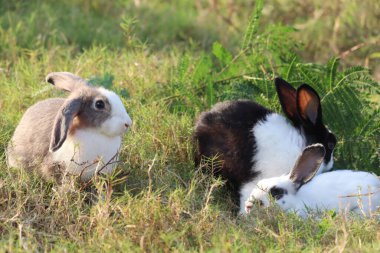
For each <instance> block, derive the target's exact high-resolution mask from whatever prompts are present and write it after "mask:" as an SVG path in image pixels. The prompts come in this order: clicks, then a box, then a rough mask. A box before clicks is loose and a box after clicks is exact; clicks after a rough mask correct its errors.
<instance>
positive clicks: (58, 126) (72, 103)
mask: <svg viewBox="0 0 380 253" xmlns="http://www.w3.org/2000/svg"><path fill="white" fill-rule="evenodd" d="M81 105H82V102H81V99H80V98H75V99H71V100H67V101H66V102H65V103H64V104H63V105H62V107H61V109H60V111H59V113H58V115H57V117H56V118H55V122H54V127H53V132H52V135H51V141H50V151H51V152H55V151H56V150H58V149H59V148H60V147H61V146H62V144H63V143H64V142H65V140H66V137H67V132H68V131H69V128H70V126H71V123H72V122H73V119H74V117H75V116H76V115H77V114H78V112H79V110H80V108H81Z"/></svg>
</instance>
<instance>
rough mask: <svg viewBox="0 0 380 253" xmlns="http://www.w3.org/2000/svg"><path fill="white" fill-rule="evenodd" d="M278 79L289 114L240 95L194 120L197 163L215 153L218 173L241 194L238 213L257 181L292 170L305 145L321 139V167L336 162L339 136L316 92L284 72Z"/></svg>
mask: <svg viewBox="0 0 380 253" xmlns="http://www.w3.org/2000/svg"><path fill="white" fill-rule="evenodd" d="M275 85H276V91H277V94H278V97H279V100H280V104H281V106H282V110H283V112H284V113H285V116H286V117H284V116H282V115H280V114H277V113H275V112H272V111H271V110H269V109H267V108H265V107H263V106H261V105H259V104H257V103H255V102H253V101H249V100H237V101H227V102H222V103H218V104H216V105H215V106H214V107H213V108H212V109H211V110H210V111H207V112H203V113H202V114H201V115H200V117H199V119H198V121H197V123H196V125H195V134H194V138H195V141H196V143H197V154H196V163H199V162H200V161H201V159H202V158H203V157H206V158H213V157H217V159H218V160H219V163H215V164H214V173H215V174H216V175H221V176H222V177H223V178H224V179H226V180H227V181H228V183H229V184H230V185H232V188H233V189H234V191H235V193H237V194H239V197H238V198H239V199H240V213H244V212H245V211H244V210H245V208H244V203H245V201H246V200H247V199H248V197H249V196H250V193H251V192H252V189H253V188H254V187H255V186H256V184H257V182H258V181H259V180H260V179H262V178H269V177H274V176H279V175H283V174H286V173H289V171H290V170H291V169H292V168H293V166H294V164H295V162H296V160H297V158H298V157H299V155H300V154H301V153H302V150H303V149H304V148H305V147H306V146H308V145H310V144H313V143H322V144H323V146H324V147H325V149H326V153H325V156H324V160H323V162H322V163H321V167H320V169H319V170H318V173H320V172H322V171H328V170H330V169H331V168H332V165H333V150H334V148H335V145H336V138H335V136H334V134H333V133H331V132H330V131H329V130H328V128H327V127H326V126H325V125H324V124H323V122H322V108H321V104H320V98H319V96H318V94H317V92H316V91H315V90H314V89H313V88H312V87H310V86H309V85H307V84H303V85H301V86H300V87H298V89H295V88H293V87H292V86H291V85H290V84H289V83H287V82H286V81H285V80H283V79H281V78H276V79H275ZM206 160H207V159H206ZM218 165H219V166H218ZM215 167H216V168H215Z"/></svg>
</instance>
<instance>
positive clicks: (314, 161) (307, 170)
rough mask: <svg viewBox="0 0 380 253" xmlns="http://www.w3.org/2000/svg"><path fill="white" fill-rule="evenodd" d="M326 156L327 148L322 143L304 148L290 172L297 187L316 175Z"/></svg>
mask: <svg viewBox="0 0 380 253" xmlns="http://www.w3.org/2000/svg"><path fill="white" fill-rule="evenodd" d="M324 156H325V148H324V147H323V145H322V144H314V145H311V146H308V147H306V148H305V149H304V150H303V152H302V154H301V156H300V157H299V158H298V160H297V162H296V164H295V166H294V168H293V170H292V172H291V173H290V180H291V181H292V182H293V183H294V184H295V185H296V186H297V189H299V188H300V187H301V186H302V185H303V184H306V183H307V182H309V181H310V180H311V179H312V178H313V177H314V176H315V174H316V173H317V171H318V169H319V167H320V166H321V163H322V162H323V158H324Z"/></svg>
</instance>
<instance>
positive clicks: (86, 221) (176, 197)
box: [0, 0, 380, 252]
mask: <svg viewBox="0 0 380 253" xmlns="http://www.w3.org/2000/svg"><path fill="white" fill-rule="evenodd" d="M258 2H261V1H258ZM262 3H263V5H262V8H261V7H260V5H259V4H258V5H255V4H254V2H247V1H236V2H230V1H214V2H213V1H194V2H193V1H164V2H162V1H144V0H141V1H137V0H136V1H116V2H114V3H113V2H110V1H100V0H99V1H79V0H71V1H58V2H55V3H50V2H46V1H28V2H24V1H2V2H1V3H0V57H1V61H0V94H1V96H0V235H1V236H0V249H1V251H9V252H18V251H59V252H64V251H66V252H67V251H83V252H89V251H95V252H104V251H126V252H128V251H142V252H143V251H151V252H157V251H158V252H161V251H162V252H168V251H190V252H199V251H201V252H203V251H214V252H236V251H246V252H251V251H252V252H262V251H265V250H267V251H286V252H293V251H301V250H303V251H317V252H319V251H328V250H331V251H337V252H340V251H342V250H346V251H352V252H357V251H363V252H376V251H379V249H380V244H379V240H380V232H379V231H380V230H379V225H380V224H379V220H378V219H375V218H372V219H357V218H355V217H353V218H350V219H347V218H345V217H342V216H336V215H335V214H333V213H329V212H328V213H326V214H325V215H324V216H323V217H321V218H320V219H318V220H315V219H314V220H313V219H307V220H302V219H300V218H298V217H296V216H295V215H292V214H285V213H283V212H281V211H280V210H277V209H260V210H259V209H257V210H254V212H253V214H251V215H249V216H247V217H238V216H237V215H236V213H235V208H236V207H235V205H234V202H233V201H232V200H231V197H230V196H229V193H228V192H227V191H226V190H225V189H224V188H223V183H224V182H222V181H221V180H220V179H215V178H212V177H210V176H209V175H205V174H202V173H201V172H200V171H198V170H197V168H195V166H194V163H193V145H192V141H191V140H192V139H191V136H192V131H193V124H194V121H195V118H196V117H197V115H198V114H199V113H200V112H201V111H203V110H206V109H208V108H210V107H211V106H212V105H213V104H215V103H216V102H218V101H223V100H227V99H236V98H248V99H254V100H256V101H258V102H260V103H261V104H263V105H265V106H268V107H269V108H271V109H273V110H275V111H280V106H279V103H278V101H277V98H276V95H275V90H274V85H273V77H275V76H277V75H281V76H283V77H284V78H286V79H287V80H289V81H290V82H291V83H292V84H293V85H295V86H297V85H300V84H301V83H303V82H306V83H308V84H310V85H312V86H313V87H314V88H315V89H317V90H318V92H319V93H320V95H321V98H322V104H323V110H324V111H323V114H324V120H325V122H326V123H327V124H328V125H329V127H330V128H331V130H332V131H334V133H336V135H337V136H338V141H339V142H338V146H337V150H336V154H335V156H336V159H337V161H336V167H337V168H351V169H361V170H367V171H373V172H376V173H378V174H380V170H379V168H380V161H379V145H378V143H379V142H380V139H379V138H380V120H379V115H380V114H379V100H378V96H379V92H380V89H379V85H378V83H376V82H375V81H373V79H372V76H371V73H370V70H369V69H367V68H365V67H347V66H349V65H351V63H349V62H347V59H349V58H343V59H341V60H339V59H338V58H336V57H334V55H335V56H339V54H338V53H336V52H335V51H331V48H330V47H329V46H327V45H325V44H324V43H322V42H321V43H318V41H319V40H322V41H324V40H325V39H326V38H325V37H329V36H330V33H329V30H328V29H327V28H328V24H326V26H324V25H323V22H322V21H320V20H317V21H315V20H314V18H311V19H306V17H307V15H306V14H304V11H305V9H307V10H308V11H311V12H312V10H314V9H322V10H323V11H324V13H330V8H335V7H334V6H335V5H334V3H336V6H342V5H343V1H336V2H334V3H333V2H331V3H329V4H327V3H326V6H325V5H324V4H323V5H320V4H317V3H314V2H313V1H312V0H309V2H308V3H309V4H310V5H309V7H308V6H307V5H306V4H300V5H299V6H294V5H293V4H290V3H289V1H266V2H262ZM354 4H357V2H356V1H352V2H349V3H348V2H347V3H346V6H347V8H353V7H352V6H356V5H354ZM330 5H332V6H333V7H331V6H330ZM287 6H293V7H292V9H291V10H292V11H293V12H292V15H289V14H288V13H289V12H290V11H289V10H288V9H286V8H287ZM350 6H351V7H350ZM308 8H310V10H309V9H308ZM369 9H370V11H369V14H368V16H367V17H366V19H365V20H366V22H367V21H368V23H365V25H366V27H367V26H368V29H369V27H372V25H371V24H372V23H371V22H370V21H369V20H372V19H373V18H374V17H375V15H376V12H377V11H378V9H377V7H376V4H373V6H372V5H371V8H369ZM284 13H286V14H288V15H285V14H284ZM307 13H309V12H307ZM339 13H342V14H340V15H341V16H340V17H341V18H342V20H344V19H343V17H346V16H345V15H349V16H350V15H351V16H350V17H351V19H352V21H351V23H350V24H351V25H352V26H353V27H355V28H356V30H355V32H357V33H359V34H361V31H359V30H360V29H361V25H360V24H357V22H358V21H357V20H355V15H356V14H355V13H352V12H349V11H348V10H346V11H343V10H340V12H339ZM347 13H349V14H347ZM361 13H362V12H361V11H360V12H359V14H358V15H359V16H360V15H362V14H361ZM301 14H302V15H301ZM286 17H287V18H286ZM294 17H297V18H296V19H295V18H294ZM322 17H323V18H326V19H331V18H333V17H332V16H331V15H327V14H325V16H323V15H322ZM293 19H295V20H293ZM300 20H306V21H307V20H311V21H310V22H318V24H320V28H319V29H321V30H320V33H315V37H313V38H309V37H308V36H307V35H306V34H307V33H306V31H309V30H308V29H307V27H313V26H311V25H309V26H306V28H304V29H302V31H300V30H299V29H300V27H298V26H297V24H298V23H299V22H300ZM279 21H281V23H280V22H279ZM306 21H305V22H306ZM340 22H342V21H340ZM287 24H295V27H296V28H297V29H298V30H297V29H295V28H294V26H288V25H287ZM344 24H345V23H344ZM247 26H248V27H247ZM329 29H330V28H329ZM340 29H341V30H339V31H340V32H341V31H345V29H343V28H340ZM310 33H311V30H310ZM310 33H309V34H310ZM342 33H343V32H342ZM313 34H314V33H313ZM349 36H350V35H349V34H348V33H345V32H344V33H343V35H342V36H341V37H340V36H338V37H337V38H336V40H337V41H339V43H343V42H344V43H347V44H344V46H342V47H343V48H344V47H346V46H347V45H348V46H347V47H349V45H350V44H349V43H351V40H349V39H347V38H349ZM359 37H360V36H359ZM300 39H302V40H300ZM311 42H313V43H314V44H313V43H311ZM309 43H311V44H309ZM339 43H338V44H339ZM355 43H356V41H355ZM242 45H243V46H242ZM339 45H340V44H339ZM366 47H368V48H369V50H370V52H371V53H375V52H376V50H377V46H376V45H375V44H370V43H369V44H368V45H366ZM364 49H365V47H364V46H363V47H362V49H358V50H357V51H354V52H352V53H350V57H351V56H353V55H355V57H358V58H359V59H360V60H358V61H356V60H355V61H354V62H359V63H360V64H362V65H365V64H364V63H363V62H365V61H366V59H367V58H368V57H369V56H368V54H367V53H366V52H367V51H365V50H364ZM361 50H364V51H361ZM308 52H310V54H309V53H308ZM315 52H321V53H320V54H319V53H315ZM339 52H340V51H339ZM326 55H327V56H328V57H326ZM319 56H320V57H319ZM347 57H348V56H347ZM308 60H315V61H317V62H319V63H318V64H312V63H309V61H308ZM368 61H369V65H368V66H371V64H372V63H373V62H374V61H375V58H373V59H372V58H371V60H368ZM52 71H71V72H74V73H77V74H79V75H81V76H83V77H85V78H88V79H89V80H90V81H91V82H92V83H93V84H94V85H103V86H106V87H108V88H110V89H113V90H115V91H116V92H117V93H118V94H119V95H120V96H121V97H122V99H123V102H124V104H125V106H126V108H127V111H128V112H129V113H130V115H131V117H132V119H133V121H134V125H133V127H132V129H131V131H130V132H129V133H128V134H127V135H126V136H125V139H124V142H123V148H122V151H121V155H122V163H120V165H119V166H118V171H117V172H116V173H115V175H112V176H110V177H108V178H98V179H97V180H96V182H95V184H94V186H93V187H92V189H90V190H82V189H81V186H80V185H79V184H78V183H77V182H76V181H75V180H74V179H73V180H72V181H69V182H68V183H67V184H65V185H62V186H60V185H55V184H52V183H49V182H45V181H43V180H41V178H40V177H39V176H38V175H37V174H34V173H27V172H25V171H23V170H19V169H16V168H7V166H6V164H5V154H4V150H5V147H6V144H7V142H8V141H9V139H10V137H11V135H12V132H13V130H14V128H15V127H16V125H17V123H18V121H19V119H20V117H21V116H22V114H23V112H24V111H25V110H26V109H27V108H28V107H29V106H30V105H32V104H33V103H35V102H37V101H40V100H42V99H44V98H48V97H54V96H65V94H63V93H61V92H59V91H56V90H55V89H54V88H52V87H51V86H49V85H48V84H46V83H45V82H44V81H43V80H44V76H45V75H46V74H47V73H49V72H52Z"/></svg>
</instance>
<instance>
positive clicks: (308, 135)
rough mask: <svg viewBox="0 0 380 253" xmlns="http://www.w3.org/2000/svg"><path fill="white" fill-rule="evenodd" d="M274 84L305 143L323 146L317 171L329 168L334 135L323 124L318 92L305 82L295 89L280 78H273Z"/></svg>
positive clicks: (331, 164)
mask: <svg viewBox="0 0 380 253" xmlns="http://www.w3.org/2000/svg"><path fill="white" fill-rule="evenodd" d="M275 85H276V90H277V94H278V97H279V100H280V104H281V107H282V110H283V112H284V113H285V115H286V117H287V118H288V119H289V120H290V121H291V122H292V123H293V125H294V126H295V127H296V128H298V129H299V130H300V132H301V133H302V134H303V135H304V136H305V142H306V145H307V146H308V145H311V144H315V143H321V144H322V145H323V146H324V148H325V150H326V152H325V156H324V161H323V163H322V164H321V168H320V170H319V172H322V171H327V170H330V169H331V168H332V166H333V151H334V148H335V145H336V137H335V135H334V134H333V133H332V132H331V131H330V130H329V129H328V128H327V127H326V126H325V125H324V124H323V121H322V107H321V102H320V98H319V96H318V93H317V92H316V91H315V90H314V89H313V88H312V87H310V86H309V85H307V84H302V85H301V86H300V87H298V89H295V88H293V87H292V86H291V85H290V84H289V83H287V82H286V81H285V80H283V79H281V78H276V79H275Z"/></svg>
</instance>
